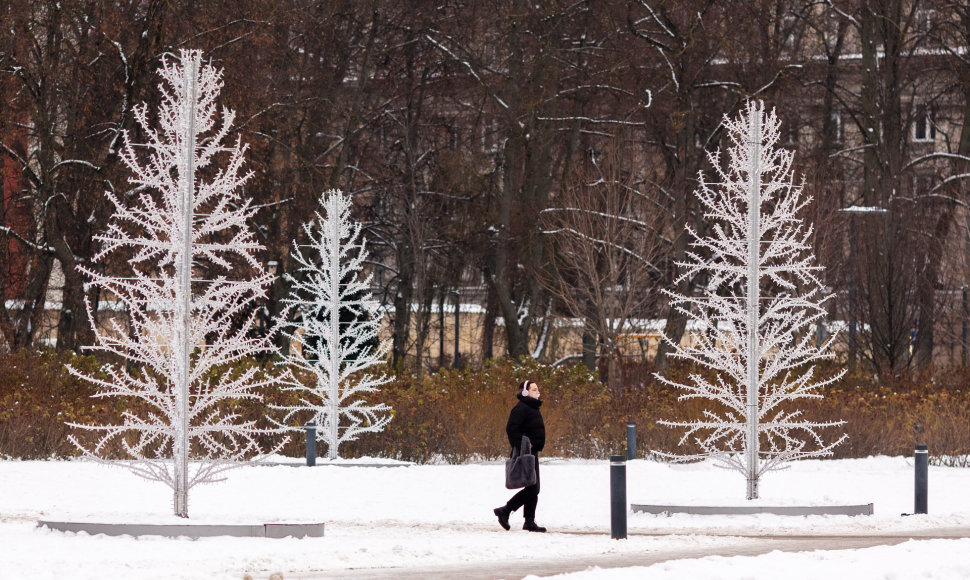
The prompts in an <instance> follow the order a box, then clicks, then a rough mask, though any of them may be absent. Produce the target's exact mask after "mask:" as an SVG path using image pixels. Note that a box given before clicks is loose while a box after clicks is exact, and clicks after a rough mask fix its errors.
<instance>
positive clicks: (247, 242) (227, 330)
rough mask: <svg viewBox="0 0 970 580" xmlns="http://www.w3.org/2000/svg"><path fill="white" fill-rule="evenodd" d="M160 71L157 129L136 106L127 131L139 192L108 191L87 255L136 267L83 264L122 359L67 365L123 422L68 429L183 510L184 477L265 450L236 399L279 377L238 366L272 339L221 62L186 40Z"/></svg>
mask: <svg viewBox="0 0 970 580" xmlns="http://www.w3.org/2000/svg"><path fill="white" fill-rule="evenodd" d="M160 74H161V77H162V80H163V82H162V84H161V85H160V87H159V89H160V91H161V93H162V103H161V106H160V108H159V110H158V115H157V117H158V125H159V129H155V128H154V127H153V125H152V124H151V123H150V121H149V115H148V110H147V106H146V105H144V104H142V105H140V106H137V107H135V108H134V113H135V118H136V119H137V121H138V123H139V125H140V126H141V129H142V131H143V132H144V134H145V135H146V137H147V140H148V142H147V143H145V144H135V143H132V141H131V138H130V136H129V135H128V134H127V133H125V134H124V142H125V143H124V148H123V150H122V151H121V158H122V160H123V161H124V163H125V165H126V166H127V167H128V169H129V170H130V171H131V173H132V177H131V178H130V180H129V181H130V182H131V184H132V185H133V186H134V190H133V191H137V195H134V196H129V195H128V193H127V192H126V193H113V192H108V193H107V194H106V195H107V196H108V198H109V200H110V201H111V203H112V204H113V205H114V208H115V213H114V215H113V216H112V218H111V220H110V221H109V224H108V229H107V231H106V232H105V233H103V234H101V235H99V236H97V237H96V239H97V240H98V241H99V242H100V244H101V249H100V251H99V252H98V254H97V255H96V257H95V259H94V260H93V262H94V263H99V262H101V263H103V262H106V261H108V260H109V259H110V260H111V261H124V262H127V263H128V265H129V267H130V271H129V272H126V273H124V274H119V275H110V274H104V273H100V272H99V271H98V270H97V269H95V268H81V270H82V272H83V273H84V274H85V275H86V276H87V278H88V279H89V280H90V281H91V283H92V284H94V285H96V286H98V287H100V288H101V289H103V290H104V291H105V292H106V293H108V294H109V295H111V296H113V297H114V298H115V299H116V300H118V301H119V302H120V303H121V304H123V305H124V308H125V310H126V311H127V312H128V314H129V319H128V320H127V324H123V323H122V322H121V321H119V320H117V319H113V320H111V321H110V322H109V324H108V325H107V327H106V328H99V327H98V326H93V330H94V334H95V339H96V345H95V346H94V347H92V348H93V350H96V351H101V352H103V353H107V354H111V355H115V356H116V357H118V358H120V359H122V360H124V361H126V364H107V365H105V366H104V367H103V368H102V369H101V372H100V373H98V374H93V375H88V374H85V373H83V372H82V371H80V370H77V369H74V368H70V371H71V373H72V374H74V375H75V376H78V377H81V378H83V379H86V380H88V381H90V382H91V383H93V384H95V385H96V386H97V387H98V388H99V391H98V393H97V394H96V395H95V396H96V397H98V398H106V397H121V398H123V399H124V400H125V402H126V403H127V404H128V407H127V408H126V410H125V412H124V414H123V416H122V421H121V423H120V424H117V425H72V426H73V427H77V428H80V429H83V430H86V431H88V432H91V433H93V434H94V435H95V438H96V442H95V443H94V444H93V446H88V445H86V444H84V443H82V437H80V436H72V437H71V439H72V441H73V442H74V443H75V444H76V445H77V446H78V447H79V448H80V449H81V451H82V452H83V453H84V455H85V456H87V457H90V458H94V459H101V458H103V457H105V456H106V455H107V454H108V453H109V452H116V451H113V450H117V449H120V450H122V451H123V452H124V453H125V454H127V456H128V457H129V458H131V459H133V460H134V461H131V462H125V463H124V464H123V465H124V466H126V467H128V468H129V469H131V470H132V471H134V472H135V473H137V474H138V475H141V476H142V477H145V478H148V479H151V480H155V481H160V482H163V483H165V484H167V485H168V486H170V487H171V488H172V490H173V492H174V507H175V514H176V515H178V516H181V517H188V491H189V489H190V488H191V487H193V486H194V485H196V484H198V483H206V482H211V481H217V480H218V479H219V478H220V475H221V474H222V473H223V472H224V471H225V470H227V469H231V468H233V467H236V466H239V465H241V464H242V463H241V462H242V461H243V460H248V459H251V458H254V457H255V458H257V459H258V458H259V457H260V456H262V455H263V451H262V449H261V447H260V444H259V442H258V437H260V436H262V435H265V434H267V433H271V432H274V430H272V429H267V428H260V427H259V426H258V425H257V424H256V422H255V421H253V420H245V419H243V418H242V416H241V415H240V414H239V413H238V412H237V411H236V410H235V409H236V408H237V405H238V401H240V400H247V399H248V400H260V399H261V396H260V395H259V392H260V391H261V390H262V389H264V388H266V387H270V386H272V385H274V384H278V383H279V382H280V381H281V380H282V378H281V377H275V376H272V375H271V374H268V373H264V372H261V371H260V370H259V369H257V368H254V367H239V366H236V365H235V363H237V362H238V361H239V360H240V359H242V358H244V357H248V356H251V355H257V354H261V353H268V352H273V351H274V347H273V345H272V343H271V342H270V340H269V338H270V337H269V336H267V335H265V334H263V335H261V334H260V333H259V332H258V331H257V329H256V325H257V317H256V310H257V306H258V302H259V301H261V300H262V299H263V298H264V297H265V288H266V287H267V286H268V285H269V284H270V283H271V282H272V278H273V277H272V275H271V274H268V273H267V272H266V271H265V270H264V268H263V265H262V263H261V262H260V260H259V259H258V258H257V253H258V252H259V251H261V250H262V247H261V246H260V245H259V244H257V243H256V242H255V241H254V239H253V232H252V231H251V230H250V229H249V228H248V227H247V220H248V219H249V218H250V217H251V216H252V214H253V213H254V211H255V210H254V209H253V208H252V207H250V205H249V200H246V199H243V198H242V197H241V195H240V191H241V187H242V185H243V184H244V183H245V182H246V180H247V179H248V178H249V175H250V174H249V173H247V172H244V171H243V169H242V166H243V162H244V156H245V152H246V147H245V146H244V145H242V143H241V142H240V141H239V140H236V141H235V142H234V143H230V144H225V143H224V141H225V138H226V136H227V135H228V133H229V130H230V128H231V125H232V119H233V113H232V112H231V111H229V110H227V109H222V110H221V111H220V110H219V109H217V107H216V98H217V97H218V95H219V92H220V90H221V88H222V77H221V73H220V72H219V71H217V70H216V69H215V68H213V67H212V66H211V65H203V64H202V63H201V54H200V53H199V52H198V51H188V50H183V51H181V53H180V58H179V59H178V60H173V59H170V58H165V59H163V62H162V66H161V69H160ZM219 119H221V120H222V123H221V125H219V126H217V120H219ZM87 308H88V317H89V318H90V320H92V321H94V320H95V317H94V315H93V313H92V312H91V306H90V304H88V305H87ZM84 439H85V440H86V438H84ZM283 443H285V440H284V441H282V442H280V443H279V446H277V447H276V448H275V449H273V450H271V452H275V451H276V450H278V449H279V447H280V446H282V444H283Z"/></svg>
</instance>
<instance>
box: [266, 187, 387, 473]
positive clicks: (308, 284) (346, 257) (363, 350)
mask: <svg viewBox="0 0 970 580" xmlns="http://www.w3.org/2000/svg"><path fill="white" fill-rule="evenodd" d="M320 204H321V205H322V206H323V211H324V215H322V216H321V215H320V214H319V213H317V214H316V219H315V220H312V221H310V222H307V223H305V224H303V231H304V233H305V234H306V237H307V240H308V243H307V244H306V245H305V246H301V245H299V244H297V243H296V242H294V244H293V245H294V248H293V249H294V252H293V258H294V259H295V260H296V262H297V264H299V269H298V272H297V275H296V276H291V275H289V274H287V275H286V279H287V280H288V281H289V282H290V284H291V285H292V289H291V291H290V296H289V298H288V299H287V300H286V301H285V302H286V304H287V305H288V306H289V307H290V308H292V309H294V310H296V312H297V313H298V314H299V316H300V321H301V322H300V327H301V330H302V332H293V333H289V336H290V338H292V339H293V340H294V341H296V342H297V343H298V345H299V346H300V347H301V348H299V349H294V352H293V353H291V354H290V355H288V356H287V357H285V360H286V363H288V364H290V365H292V366H293V367H295V368H296V369H298V374H299V371H303V373H305V374H308V375H309V376H310V377H312V378H311V380H312V381H313V384H311V385H307V384H304V383H302V382H300V381H298V380H294V381H293V382H292V383H291V384H290V385H289V386H287V387H285V390H293V391H299V392H300V393H301V395H302V397H301V400H300V404H298V405H294V406H289V407H285V406H279V407H274V408H277V409H280V410H283V411H285V414H284V417H283V420H282V423H281V426H283V425H288V424H289V422H290V421H292V420H293V419H294V417H305V418H307V419H308V420H311V421H314V422H315V423H316V424H317V425H319V426H320V428H319V429H318V430H317V439H318V440H320V441H323V442H325V443H326V444H327V455H328V457H329V458H330V459H336V458H337V457H338V453H337V450H338V448H339V446H340V444H341V443H346V442H348V441H354V440H355V439H357V437H358V435H360V434H362V433H376V432H380V431H382V430H383V429H384V427H385V426H386V425H387V424H388V423H389V422H390V421H391V416H390V415H389V414H388V412H389V411H390V410H391V408H390V407H389V406H388V405H386V404H383V403H378V404H370V403H368V402H367V401H365V400H363V399H361V398H359V397H360V395H362V394H364V393H372V392H376V391H378V387H380V386H381V385H383V384H385V383H387V382H388V381H389V380H390V379H389V378H387V377H386V376H384V375H374V374H371V373H367V372H364V371H365V370H366V369H368V368H369V367H372V366H374V365H376V364H379V363H380V362H381V361H382V360H383V359H384V358H385V357H386V355H387V345H386V344H384V343H378V341H377V335H378V331H379V329H380V320H381V319H380V316H378V315H377V313H376V310H377V303H376V301H374V300H373V299H372V296H371V293H370V291H369V289H368V286H369V285H370V277H369V276H368V277H367V278H366V279H363V280H362V279H361V278H360V274H361V267H362V265H363V263H364V260H366V259H367V250H366V249H365V243H364V239H363V237H362V236H361V224H360V222H356V221H354V220H353V219H352V218H351V215H350V210H351V200H350V198H349V197H347V196H346V195H344V194H343V193H342V192H340V191H339V190H331V191H328V192H326V193H324V195H323V196H322V197H321V199H320ZM301 247H306V248H309V252H307V253H304V252H303V251H301V249H300V248H301ZM291 428H292V427H291Z"/></svg>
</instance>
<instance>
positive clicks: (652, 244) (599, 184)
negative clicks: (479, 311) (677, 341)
mask: <svg viewBox="0 0 970 580" xmlns="http://www.w3.org/2000/svg"><path fill="white" fill-rule="evenodd" d="M623 161H624V158H623V156H622V152H621V151H618V147H615V146H614V147H611V148H609V149H607V151H605V152H603V154H602V155H600V154H599V153H598V152H596V151H591V152H590V159H589V161H588V163H587V164H586V165H585V166H584V167H582V168H581V169H577V176H576V182H575V183H574V184H573V185H572V186H571V187H568V188H567V189H566V190H565V191H564V192H563V194H562V195H561V196H558V197H557V198H556V200H555V205H554V206H553V207H549V208H547V209H545V210H543V212H542V218H543V219H542V225H543V227H544V233H546V234H549V235H551V236H552V239H553V242H552V243H551V244H550V246H551V248H550V249H551V254H552V259H551V268H550V270H549V274H548V275H546V277H544V278H542V279H541V280H542V282H543V284H544V285H546V286H547V288H548V289H549V290H550V292H552V294H553V296H555V298H556V300H557V302H558V303H559V304H561V305H563V307H564V308H565V311H566V312H567V313H569V314H570V315H571V316H574V317H577V318H580V319H581V320H582V321H583V327H584V335H587V334H588V335H589V336H591V338H592V339H593V340H584V347H585V348H584V352H583V355H584V362H585V363H586V364H587V365H589V366H592V355H594V354H595V352H594V351H595V350H596V347H595V345H598V350H599V355H600V357H601V358H605V359H606V360H607V361H608V380H609V384H610V386H611V387H612V388H614V389H616V388H618V387H619V386H620V378H621V377H620V373H619V365H618V363H619V360H620V355H621V352H620V349H619V344H618V339H619V338H620V336H621V335H622V334H623V333H628V332H631V331H634V330H635V328H636V325H635V321H634V320H633V318H634V317H640V318H646V317H648V316H649V313H651V312H652V307H653V306H654V302H655V301H656V299H657V296H656V289H655V288H656V285H657V284H658V283H659V282H660V280H661V276H660V270H659V268H658V267H657V266H656V265H655V263H656V261H657V260H658V258H659V257H660V249H661V247H662V244H661V242H660V231H661V230H662V222H663V219H664V216H663V211H662V208H661V207H660V206H659V205H658V203H657V199H656V191H655V190H652V188H651V187H650V186H649V185H648V184H645V183H642V182H637V181H636V180H635V177H634V175H633V173H632V172H631V171H630V170H628V169H626V168H625V167H624V165H626V163H624V162H623ZM627 163H629V162H627Z"/></svg>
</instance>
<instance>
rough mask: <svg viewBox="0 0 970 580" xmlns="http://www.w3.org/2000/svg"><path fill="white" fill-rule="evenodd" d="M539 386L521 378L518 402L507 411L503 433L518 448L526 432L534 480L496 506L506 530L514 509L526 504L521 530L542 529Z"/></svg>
mask: <svg viewBox="0 0 970 580" xmlns="http://www.w3.org/2000/svg"><path fill="white" fill-rule="evenodd" d="M539 395H540V393H539V385H537V384H535V383H533V382H532V381H528V380H526V381H522V384H520V385H519V386H518V388H517V389H516V397H518V399H519V403H518V404H517V405H516V406H515V407H513V408H512V412H511V413H509V422H508V423H507V424H506V425H505V432H506V434H508V436H509V445H511V446H512V448H513V449H517V448H518V447H519V445H520V444H521V442H522V436H523V435H525V436H526V437H528V438H529V441H530V442H531V443H532V453H533V454H534V455H535V456H536V482H535V485H530V486H528V487H524V488H522V489H520V490H519V492H518V493H516V494H515V495H513V496H512V499H510V500H509V501H508V502H507V503H506V504H505V505H503V506H502V507H498V508H495V509H494V510H492V511H494V512H495V515H496V516H497V517H498V523H499V525H501V526H502V527H503V528H505V529H506V530H508V529H510V526H509V516H510V515H511V514H512V512H514V511H515V510H517V509H519V508H520V507H522V506H525V512H524V515H525V525H523V526H522V529H523V530H528V531H530V532H544V531H546V529H545V528H543V527H542V526H539V525H536V504H538V503H539V452H540V451H542V448H543V446H545V444H546V426H545V424H544V423H543V422H542V413H540V412H539V407H541V406H542V401H540V400H539Z"/></svg>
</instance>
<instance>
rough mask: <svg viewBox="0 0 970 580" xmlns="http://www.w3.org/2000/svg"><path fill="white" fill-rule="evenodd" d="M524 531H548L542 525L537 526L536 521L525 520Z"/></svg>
mask: <svg viewBox="0 0 970 580" xmlns="http://www.w3.org/2000/svg"><path fill="white" fill-rule="evenodd" d="M522 529H523V530H526V531H528V532H544V531H546V529H545V528H544V527H542V526H540V525H537V524H536V521H535V520H525V525H524V526H522Z"/></svg>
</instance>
